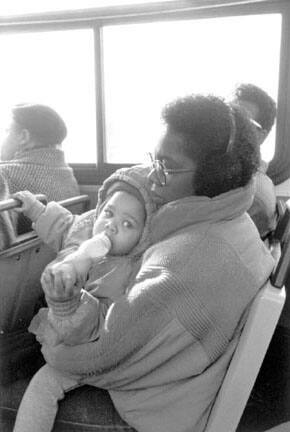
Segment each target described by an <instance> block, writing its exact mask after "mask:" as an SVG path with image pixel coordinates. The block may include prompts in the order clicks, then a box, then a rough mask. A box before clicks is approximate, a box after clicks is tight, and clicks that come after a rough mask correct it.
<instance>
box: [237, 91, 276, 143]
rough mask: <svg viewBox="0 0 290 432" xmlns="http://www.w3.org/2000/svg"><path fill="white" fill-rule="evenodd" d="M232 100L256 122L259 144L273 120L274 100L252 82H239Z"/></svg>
mask: <svg viewBox="0 0 290 432" xmlns="http://www.w3.org/2000/svg"><path fill="white" fill-rule="evenodd" d="M234 102H235V103H237V104H238V105H239V106H240V107H241V108H242V109H244V110H245V112H246V114H247V116H248V117H249V118H250V119H252V120H254V121H255V122H256V123H257V124H256V129H257V137H258V142H259V144H260V145H261V144H262V143H263V142H264V141H265V138H266V137H267V136H268V134H269V132H270V130H271V129H272V127H273V124H274V122H275V118H276V111H277V110H276V103H275V101H274V100H273V99H272V98H271V96H269V95H268V93H266V92H265V91H264V90H262V89H261V88H260V87H257V86H256V85H254V84H240V85H239V86H238V87H237V88H236V89H235V93H234Z"/></svg>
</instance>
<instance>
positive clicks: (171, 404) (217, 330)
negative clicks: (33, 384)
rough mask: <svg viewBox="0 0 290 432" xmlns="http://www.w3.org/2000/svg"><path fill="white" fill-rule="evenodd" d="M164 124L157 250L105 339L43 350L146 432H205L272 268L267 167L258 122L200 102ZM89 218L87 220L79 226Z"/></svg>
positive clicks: (157, 183) (192, 101)
mask: <svg viewBox="0 0 290 432" xmlns="http://www.w3.org/2000/svg"><path fill="white" fill-rule="evenodd" d="M163 118H164V120H165V124H166V126H167V129H166V132H165V135H164V136H163V138H162V140H161V141H160V143H159V145H158V146H157V148H156V152H155V156H154V157H155V160H153V167H152V170H151V171H150V173H149V175H148V178H147V182H148V186H150V187H151V190H152V193H153V194H154V196H155V198H156V200H158V201H162V202H163V203H164V204H163V205H162V206H161V208H160V209H159V210H158V211H157V212H156V213H155V214H154V215H153V217H152V221H151V234H152V236H153V238H154V240H155V244H154V245H153V246H151V247H149V248H148V249H147V251H145V253H144V254H143V256H142V257H141V258H140V265H139V271H138V273H137V275H136V277H135V280H134V281H133V282H132V283H131V284H130V286H128V287H127V290H126V294H125V295H124V296H122V297H121V298H120V299H118V300H116V301H115V302H114V303H113V304H112V305H111V307H110V309H109V311H108V314H107V316H106V319H105V323H104V326H103V328H102V330H101V332H100V334H99V337H98V339H97V340H96V341H95V342H92V343H89V344H83V345H82V346H81V347H80V346H78V347H67V346H64V345H58V346H56V347H54V348H51V347H48V346H45V345H44V346H43V354H44V357H45V359H46V361H47V362H48V363H49V364H50V365H52V366H53V367H55V368H56V369H59V370H60V371H62V372H67V373H69V374H74V375H77V376H79V377H80V380H79V381H80V383H81V382H82V379H84V380H85V381H86V382H88V380H89V377H90V376H91V377H92V382H93V383H94V385H97V386H98V387H102V388H105V389H108V390H109V393H110V395H111V397H112V400H113V402H114V404H115V406H116V408H117V410H118V411H119V413H120V414H121V416H122V417H123V418H124V419H125V420H126V421H127V422H128V423H129V424H130V425H131V426H132V427H134V428H136V430H137V431H139V432H152V431H158V432H176V431H179V432H189V431H190V432H192V431H194V432H201V431H203V430H204V429H205V426H206V421H207V418H208V415H209V412H210V408H211V405H212V403H213V400H214V398H215V395H216V393H217V391H218V388H219V386H220V384H221V382H222V379H223V376H224V373H225V370H226V367H227V364H228V362H229V360H230V358H231V355H232V353H233V351H234V349H235V346H236V344H237V341H238V338H239V334H240V329H241V326H242V324H243V322H244V312H245V311H246V308H247V306H248V305H249V303H250V302H251V300H252V299H253V297H254V296H255V294H256V293H257V291H258V290H259V289H260V288H261V286H262V285H263V284H264V282H265V281H266V280H267V278H268V277H269V275H270V273H271V270H272V268H273V265H274V262H273V259H272V257H271V255H270V253H269V251H268V250H267V248H266V247H265V246H264V244H263V242H262V241H261V240H260V238H259V234H258V231H257V229H256V227H255V225H254V224H253V222H252V221H251V219H250V217H249V216H248V215H247V213H246V211H247V210H248V208H249V207H250V205H251V203H252V200H253V193H254V191H253V186H252V181H251V179H252V176H253V174H254V173H255V171H256V170H257V167H258V166H259V149H258V146H257V145H256V141H255V133H254V131H253V130H252V126H251V125H250V123H249V121H248V120H247V119H246V118H245V117H244V116H243V114H242V113H241V112H240V111H239V110H238V108H236V107H234V106H229V105H227V104H225V103H224V102H223V101H222V100H220V99H219V98H216V97H212V96H199V95H197V96H189V97H186V98H184V99H179V100H177V101H176V102H174V103H173V104H171V105H169V106H168V107H166V108H165V110H164V112H163ZM130 170H132V171H133V172H134V171H136V172H139V173H142V172H143V171H144V172H148V170H146V168H142V167H141V168H140V167H133V168H131V169H129V171H127V172H130ZM104 188H106V183H105V184H104ZM104 188H103V189H102V190H101V191H100V194H104ZM90 217H91V216H90ZM87 223H89V217H88V216H87V215H84V216H83V222H82V223H80V220H79V222H78V224H79V225H78V226H80V227H82V226H86V224H87ZM60 229H61V228H60ZM80 229H82V228H80ZM46 276H47V277H50V276H51V277H53V275H52V274H51V275H50V274H49V272H48V274H47V275H46ZM54 276H55V275H54ZM61 396H62V395H60V397H61ZM36 409H37V407H36Z"/></svg>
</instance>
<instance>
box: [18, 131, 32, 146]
mask: <svg viewBox="0 0 290 432" xmlns="http://www.w3.org/2000/svg"><path fill="white" fill-rule="evenodd" d="M30 142H31V135H30V132H29V130H28V129H21V131H20V132H19V144H20V145H21V147H24V148H28V147H31V146H30V145H29V144H30Z"/></svg>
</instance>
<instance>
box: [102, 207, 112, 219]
mask: <svg viewBox="0 0 290 432" xmlns="http://www.w3.org/2000/svg"><path fill="white" fill-rule="evenodd" d="M104 215H105V216H106V217H107V218H111V217H112V216H113V212H112V210H110V209H104Z"/></svg>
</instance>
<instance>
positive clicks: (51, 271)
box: [41, 261, 81, 300]
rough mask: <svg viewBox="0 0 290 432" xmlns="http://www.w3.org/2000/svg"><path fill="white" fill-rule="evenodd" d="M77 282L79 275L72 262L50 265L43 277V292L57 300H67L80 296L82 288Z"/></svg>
mask: <svg viewBox="0 0 290 432" xmlns="http://www.w3.org/2000/svg"><path fill="white" fill-rule="evenodd" d="M77 282H79V280H78V274H77V271H76V268H75V266H74V264H73V262H72V261H71V262H70V261H62V262H59V263H55V264H49V265H48V266H47V267H46V268H45V270H44V272H43V273H42V276H41V284H42V288H43V291H44V292H45V294H46V295H47V296H48V297H50V298H51V299H56V300H67V299H68V298H70V297H73V296H75V295H76V294H78V293H79V292H80V290H81V286H80V284H77Z"/></svg>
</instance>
